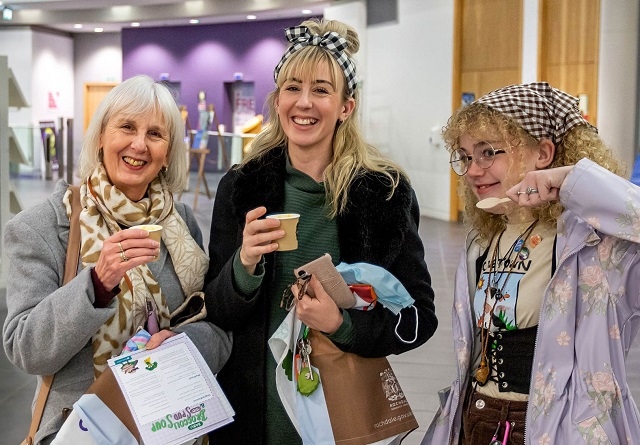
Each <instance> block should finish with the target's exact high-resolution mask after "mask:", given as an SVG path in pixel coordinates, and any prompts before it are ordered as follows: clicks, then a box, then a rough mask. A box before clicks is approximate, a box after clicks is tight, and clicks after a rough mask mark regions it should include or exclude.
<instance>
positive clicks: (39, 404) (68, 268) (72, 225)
mask: <svg viewBox="0 0 640 445" xmlns="http://www.w3.org/2000/svg"><path fill="white" fill-rule="evenodd" d="M69 190H70V191H71V217H70V218H69V241H68V243H67V258H66V262H65V265H64V278H63V282H62V284H63V285H64V284H67V283H68V282H69V281H71V280H72V279H73V277H75V276H76V274H77V273H78V260H79V258H80V210H81V205H80V187H78V186H76V185H70V186H69ZM53 377H54V376H53V375H45V376H42V384H41V385H40V391H39V392H38V398H37V399H36V405H35V407H34V409H33V416H32V417H31V425H30V426H29V435H28V436H27V438H26V439H25V441H24V442H23V443H26V444H27V445H33V438H34V437H35V435H36V432H38V428H40V421H41V420H42V414H43V413H44V407H45V405H46V404H47V398H49V391H50V390H51V385H52V384H53Z"/></svg>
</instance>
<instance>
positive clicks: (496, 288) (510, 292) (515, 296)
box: [471, 221, 556, 401]
mask: <svg viewBox="0 0 640 445" xmlns="http://www.w3.org/2000/svg"><path fill="white" fill-rule="evenodd" d="M531 223H532V221H529V222H525V223H521V224H508V225H507V227H506V229H505V231H504V232H503V234H502V236H499V235H498V236H495V237H494V238H493V240H492V241H491V245H490V246H489V249H488V250H487V256H486V258H485V260H484V261H483V263H482V268H481V271H480V276H479V277H478V281H477V285H476V288H475V294H474V295H472V296H471V297H472V308H473V313H474V320H475V321H476V329H475V331H476V333H477V334H478V335H477V336H476V345H475V347H474V357H473V366H472V367H471V374H472V375H475V372H476V369H477V368H478V365H479V363H480V354H481V349H482V348H481V345H480V335H479V332H480V328H481V327H483V328H485V329H486V328H487V327H488V328H489V329H491V330H492V331H495V330H497V329H507V330H513V329H523V328H528V327H532V326H536V325H537V324H538V321H539V318H540V305H541V304H542V295H543V293H544V290H545V288H546V286H547V284H548V283H549V280H550V279H551V272H552V270H551V269H552V265H551V262H552V258H553V244H554V237H555V234H556V231H555V227H552V226H544V225H542V224H541V223H537V224H536V225H535V226H533V229H532V230H531V232H530V233H528V234H527V236H526V237H523V234H524V233H525V232H526V231H527V228H528V227H529V226H530V225H531ZM519 238H522V241H521V243H518V242H517V241H518V239H519ZM498 242H499V243H500V245H499V246H498V249H497V250H495V248H496V243H498ZM494 251H495V253H496V254H495V258H494V255H493V253H494ZM492 260H493V261H492ZM489 342H491V339H489ZM489 347H490V346H489ZM489 355H490V354H487V356H489ZM490 360H491V359H490ZM490 368H491V375H492V376H493V377H495V372H496V371H495V367H494V366H490ZM476 390H477V391H478V392H479V393H482V394H486V395H488V396H490V397H495V398H501V399H507V400H520V401H523V400H527V397H528V396H527V395H526V394H520V393H515V392H500V391H499V390H498V386H497V383H495V382H494V381H492V380H491V378H490V379H489V381H488V382H487V383H486V385H484V386H479V385H478V386H477V388H476Z"/></svg>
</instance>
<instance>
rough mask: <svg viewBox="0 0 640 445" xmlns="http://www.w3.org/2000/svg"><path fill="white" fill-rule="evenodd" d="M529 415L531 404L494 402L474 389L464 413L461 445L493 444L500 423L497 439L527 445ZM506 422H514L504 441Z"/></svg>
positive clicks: (470, 391)
mask: <svg viewBox="0 0 640 445" xmlns="http://www.w3.org/2000/svg"><path fill="white" fill-rule="evenodd" d="M526 414H527V402H513V401H509V400H501V399H494V398H493V397H487V396H485V395H482V394H479V393H477V392H475V391H473V389H470V390H469V392H468V393H467V397H466V398H465V403H464V412H463V413H462V435H461V438H460V445H489V444H490V443H491V441H492V439H493V436H494V434H495V433H496V429H498V423H500V428H499V429H498V434H497V435H496V438H497V439H498V440H499V441H500V442H502V445H524V420H525V416H526ZM506 422H510V423H511V428H510V431H509V435H508V437H507V441H504V442H503V438H504V434H505V425H506Z"/></svg>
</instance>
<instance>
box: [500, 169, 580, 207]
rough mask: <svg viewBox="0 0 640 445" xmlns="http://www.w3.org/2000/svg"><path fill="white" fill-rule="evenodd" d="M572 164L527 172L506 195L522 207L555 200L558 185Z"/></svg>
mask: <svg viewBox="0 0 640 445" xmlns="http://www.w3.org/2000/svg"><path fill="white" fill-rule="evenodd" d="M572 169H573V165H569V166H566V167H557V168H550V169H546V170H534V171H530V172H527V173H526V174H525V175H524V178H523V179H522V181H521V182H519V183H517V184H516V185H514V186H513V187H511V188H510V189H509V190H507V196H508V197H509V198H511V199H512V200H513V201H514V202H515V203H517V204H518V205H520V206H522V207H537V206H540V205H542V204H544V203H546V202H550V201H557V200H558V195H559V193H560V186H561V185H562V183H563V182H564V179H565V178H566V177H567V175H568V174H569V172H571V170H572Z"/></svg>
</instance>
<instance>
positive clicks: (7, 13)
mask: <svg viewBox="0 0 640 445" xmlns="http://www.w3.org/2000/svg"><path fill="white" fill-rule="evenodd" d="M2 20H7V21H9V20H13V10H12V9H11V8H8V7H6V6H5V7H4V9H3V10H2Z"/></svg>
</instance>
